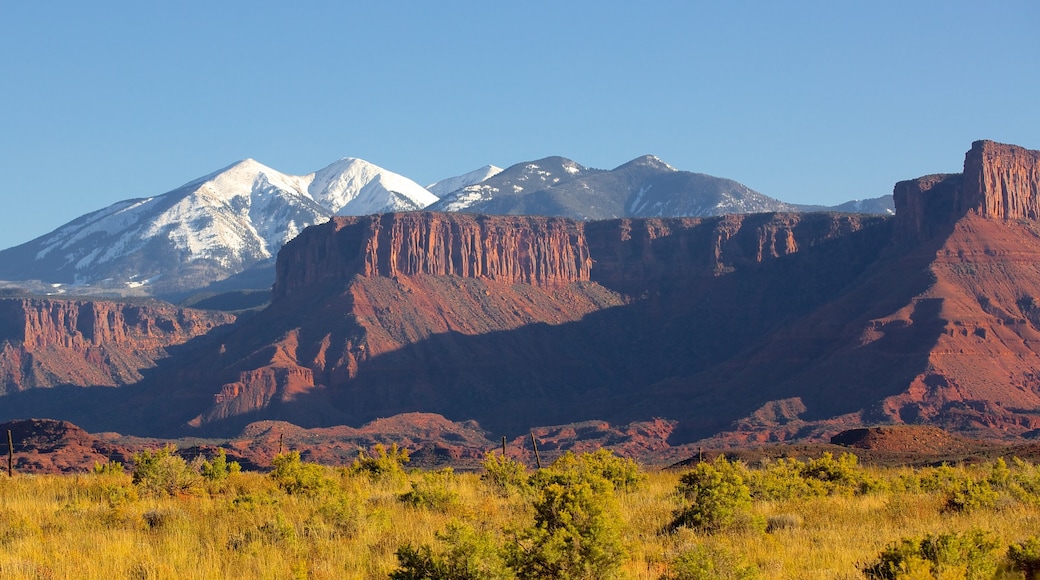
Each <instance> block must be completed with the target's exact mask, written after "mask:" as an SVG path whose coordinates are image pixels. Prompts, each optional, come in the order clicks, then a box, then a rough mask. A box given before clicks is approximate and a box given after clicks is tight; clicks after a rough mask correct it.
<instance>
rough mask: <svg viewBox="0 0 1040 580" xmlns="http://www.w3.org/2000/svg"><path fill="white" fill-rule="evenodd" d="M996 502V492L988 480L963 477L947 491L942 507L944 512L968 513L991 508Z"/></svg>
mask: <svg viewBox="0 0 1040 580" xmlns="http://www.w3.org/2000/svg"><path fill="white" fill-rule="evenodd" d="M996 504H997V492H995V491H993V488H992V487H991V486H990V484H989V481H986V480H983V481H974V480H972V479H964V480H962V481H960V482H959V484H958V485H956V486H954V487H953V488H952V489H950V490H949V491H948V492H947V494H946V501H945V503H944V504H943V508H942V509H943V511H944V512H959V513H968V512H972V511H975V510H980V509H987V508H992V507H994V506H995V505H996Z"/></svg>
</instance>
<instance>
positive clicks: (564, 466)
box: [549, 449, 646, 491]
mask: <svg viewBox="0 0 1040 580" xmlns="http://www.w3.org/2000/svg"><path fill="white" fill-rule="evenodd" d="M549 469H550V470H552V471H557V472H561V473H563V472H576V473H581V474H588V475H594V476H597V477H601V478H603V479H605V480H606V481H609V482H610V483H611V485H613V486H614V489H615V490H618V491H633V490H635V489H636V487H637V486H638V485H639V484H640V483H642V482H643V481H645V480H646V474H644V473H643V472H642V471H641V470H640V469H639V465H638V464H637V463H636V462H635V461H632V460H631V459H628V458H627V457H619V456H617V455H614V452H613V451H611V450H609V449H598V450H596V451H594V452H592V453H581V454H578V455H575V454H574V453H573V452H571V451H568V452H566V453H564V454H563V455H561V456H560V457H559V458H557V459H556V461H554V462H553V463H552V465H550V466H549Z"/></svg>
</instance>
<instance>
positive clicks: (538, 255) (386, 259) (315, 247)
mask: <svg viewBox="0 0 1040 580" xmlns="http://www.w3.org/2000/svg"><path fill="white" fill-rule="evenodd" d="M591 265H592V262H591V259H590V258H589V250H588V244H587V243H586V241H585V236H584V231H583V227H582V224H581V223H580V222H576V221H574V220H568V219H563V218H540V217H529V216H495V217H490V216H473V215H458V214H433V213H403V214H383V215H374V216H362V217H344V218H335V219H333V220H332V221H331V222H329V223H327V224H325V225H323V226H318V227H315V228H311V229H309V230H308V231H307V232H305V233H304V234H303V235H302V239H301V240H300V241H298V242H294V243H293V244H292V245H291V246H289V247H287V248H286V250H284V254H279V259H278V264H277V267H276V278H275V286H274V297H275V299H276V300H277V299H279V298H284V297H286V296H288V295H290V294H292V293H293V292H294V290H296V289H298V288H303V287H308V286H314V285H320V284H321V283H322V282H325V281H335V280H349V279H350V278H351V277H352V276H354V275H358V276H366V277H373V276H383V277H387V278H394V277H397V276H415V275H420V274H427V275H432V276H461V277H464V278H479V279H486V280H493V281H496V282H502V283H508V284H530V285H532V286H536V287H539V288H553V287H559V286H565V285H567V284H570V283H572V282H580V281H584V280H588V279H589V270H590V268H591Z"/></svg>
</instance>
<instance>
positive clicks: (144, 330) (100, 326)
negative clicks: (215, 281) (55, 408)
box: [0, 298, 235, 394]
mask: <svg viewBox="0 0 1040 580" xmlns="http://www.w3.org/2000/svg"><path fill="white" fill-rule="evenodd" d="M234 319H235V318H234V316H232V315H230V314H226V313H222V312H212V311H203V310H191V309H180V308H176V307H174V306H172V305H170V304H165V303H161V302H157V301H149V302H146V303H140V304H133V303H117V302H101V301H78V300H56V299H49V298H11V299H2V300H0V394H4V393H6V392H10V391H20V390H24V389H27V388H33V387H51V386H55V385H76V386H99V385H103V386H115V385H123V384H128V383H132V382H135V381H137V380H140V378H141V375H140V372H139V371H140V370H141V369H144V368H148V367H151V366H154V364H155V361H156V360H158V359H160V358H163V357H165V356H166V351H165V349H166V347H169V346H172V345H176V344H181V343H183V342H186V341H188V340H190V339H192V338H194V337H196V336H199V335H202V334H205V333H207V332H209V331H210V330H212V329H213V328H215V327H217V326H221V325H225V324H230V323H231V322H233V321H234Z"/></svg>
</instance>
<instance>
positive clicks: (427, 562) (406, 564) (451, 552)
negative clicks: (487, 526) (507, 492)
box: [390, 523, 516, 580]
mask: <svg viewBox="0 0 1040 580" xmlns="http://www.w3.org/2000/svg"><path fill="white" fill-rule="evenodd" d="M437 539H438V540H439V541H440V542H441V543H442V544H444V549H443V550H441V551H440V552H434V550H433V548H431V547H430V546H428V545H425V544H424V545H422V546H419V547H418V548H414V547H412V546H411V545H405V546H402V547H401V548H399V549H398V550H397V559H398V562H399V563H400V567H399V568H398V569H397V570H395V571H393V572H391V573H390V578H391V579H393V580H420V579H432V580H508V579H510V578H515V577H516V576H515V574H514V573H513V572H512V570H510V569H509V567H508V566H507V564H506V561H505V558H504V557H503V555H502V550H501V548H499V546H498V545H497V544H496V543H495V541H494V538H492V537H491V536H490V535H487V534H482V533H479V532H477V531H475V530H473V528H471V527H469V526H463V525H460V524H457V523H452V524H449V525H448V528H447V530H446V531H445V532H444V533H438V534H437Z"/></svg>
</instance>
